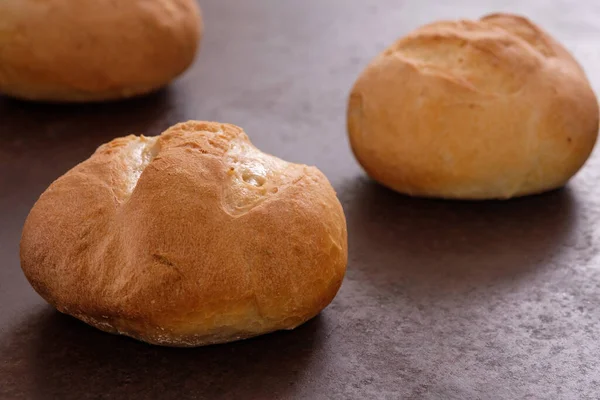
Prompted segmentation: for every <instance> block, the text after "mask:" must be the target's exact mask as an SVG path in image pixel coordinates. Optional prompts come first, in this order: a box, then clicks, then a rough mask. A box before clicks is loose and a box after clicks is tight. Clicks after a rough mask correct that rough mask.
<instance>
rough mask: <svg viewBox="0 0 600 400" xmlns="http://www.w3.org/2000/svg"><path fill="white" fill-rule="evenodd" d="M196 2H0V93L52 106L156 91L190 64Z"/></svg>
mask: <svg viewBox="0 0 600 400" xmlns="http://www.w3.org/2000/svg"><path fill="white" fill-rule="evenodd" d="M201 32H202V20H201V17H200V10H199V8H198V5H197V4H196V1H195V0H126V1H109V0H45V1H39V0H3V1H0V93H3V94H6V95H9V96H12V97H16V98H21V99H28V100H40V101H51V102H84V101H103V100H113V99H121V98H127V97H131V96H135V95H140V94H144V93H148V92H151V91H154V90H156V89H158V88H160V87H162V86H165V85H166V84H168V83H169V82H170V81H171V80H173V79H174V78H175V77H176V76H178V75H179V74H181V73H182V72H183V71H184V70H185V69H186V68H187V67H188V66H189V65H190V64H191V63H192V61H193V60H194V56H195V54H196V50H197V47H198V43H199V40H200V36H201Z"/></svg>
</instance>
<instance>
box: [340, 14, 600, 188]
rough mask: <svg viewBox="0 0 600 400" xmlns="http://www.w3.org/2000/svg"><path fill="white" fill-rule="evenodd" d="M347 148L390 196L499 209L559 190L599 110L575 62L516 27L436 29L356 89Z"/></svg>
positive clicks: (396, 52)
mask: <svg viewBox="0 0 600 400" xmlns="http://www.w3.org/2000/svg"><path fill="white" fill-rule="evenodd" d="M348 133H349V137H350V143H351V146H352V150H353V152H354V154H355V156H356V158H357V159H358V161H359V162H360V164H361V165H362V166H363V167H364V169H365V170H366V172H367V173H368V174H369V175H370V176H371V177H372V178H373V179H375V180H377V181H379V182H380V183H382V184H383V185H386V186H388V187H390V188H392V189H394V190H396V191H398V192H401V193H405V194H408V195H415V196H424V197H441V198H456V199H506V198H510V197H515V196H523V195H528V194H534V193H539V192H544V191H547V190H551V189H554V188H558V187H560V186H562V185H564V184H565V183H566V182H567V181H568V180H569V179H570V178H571V177H572V176H573V175H574V174H575V173H576V172H577V171H578V170H579V169H580V168H581V167H582V165H583V164H584V162H585V161H586V160H587V158H588V157H589V155H590V153H591V151H592V149H593V147H594V144H595V142H596V137H597V133H598V103H597V100H596V96H595V94H594V93H593V91H592V89H591V87H590V84H589V82H588V80H587V78H586V76H585V74H584V72H583V70H582V68H581V67H580V65H579V64H578V63H577V62H576V61H575V59H574V58H573V57H572V56H571V55H570V54H569V53H568V51H567V50H565V49H564V48H563V47H562V46H561V45H560V44H559V43H558V42H556V41H555V40H554V39H553V38H552V37H550V36H549V35H548V34H547V33H546V32H544V31H543V30H542V29H541V28H539V27H538V26H537V25H535V24H533V23H532V22H531V21H529V20H527V19H526V18H523V17H520V16H515V15H509V14H492V15H488V16H486V17H483V18H481V19H480V20H478V21H468V20H459V21H441V22H436V23H433V24H430V25H426V26H424V27H421V28H419V29H417V30H416V31H414V32H412V33H410V34H408V35H407V36H406V37H403V38H401V39H399V40H398V41H397V42H396V43H394V44H393V45H392V46H390V47H389V48H388V49H387V50H386V51H385V52H383V53H382V54H381V55H379V56H378V57H376V58H375V59H374V60H373V61H372V62H371V63H370V65H369V66H368V67H367V68H366V69H365V71H364V72H363V73H362V74H361V75H360V77H359V78H358V79H357V81H356V83H355V85H354V87H353V89H352V92H351V95H350V99H349V105H348Z"/></svg>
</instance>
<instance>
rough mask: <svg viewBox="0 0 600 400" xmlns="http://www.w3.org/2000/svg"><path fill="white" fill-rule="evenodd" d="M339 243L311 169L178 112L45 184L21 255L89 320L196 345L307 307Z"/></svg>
mask: <svg viewBox="0 0 600 400" xmlns="http://www.w3.org/2000/svg"><path fill="white" fill-rule="evenodd" d="M347 252H348V250H347V233H346V221H345V218H344V213H343V210H342V207H341V205H340V203H339V201H338V199H337V197H336V195H335V192H334V190H333V188H332V187H331V185H330V184H329V182H328V181H327V178H325V176H324V175H323V174H322V173H321V172H320V171H319V170H318V169H316V168H314V167H307V166H305V165H299V164H291V163H288V162H285V161H283V160H280V159H278V158H275V157H273V156H270V155H268V154H264V153H262V152H261V151H259V150H258V149H256V148H255V147H254V146H253V145H252V144H251V143H250V141H249V140H248V137H247V136H246V134H245V133H244V132H243V130H242V129H241V128H238V127H236V126H233V125H228V124H218V123H210V122H187V123H184V124H179V125H176V126H174V127H172V128H170V129H169V130H167V131H166V132H164V133H163V134H162V135H160V136H158V137H143V136H142V137H137V136H128V137H124V138H120V139H115V140H113V141H112V142H110V143H108V144H105V145H103V146H101V147H100V148H98V150H97V151H96V152H95V153H94V155H92V156H91V158H90V159H88V160H86V161H84V162H83V163H81V164H79V165H78V166H76V167H75V168H73V169H72V170H71V171H69V172H67V173H66V174H65V175H64V176H62V177H61V178H59V179H58V180H57V181H55V182H54V183H53V184H52V185H51V186H50V187H49V188H48V189H47V190H46V191H45V192H44V193H43V194H42V196H41V197H40V199H39V200H38V201H37V203H36V204H35V206H34V207H33V209H32V210H31V213H30V214H29V216H28V218H27V220H26V222H25V226H24V228H23V236H22V239H21V266H22V268H23V271H24V273H25V275H26V276H27V278H28V279H29V281H30V282H31V284H32V286H33V287H34V288H35V290H36V291H37V292H38V293H39V294H40V295H41V296H42V297H43V298H44V299H46V300H47V301H48V302H49V303H51V304H52V305H54V306H55V307H56V308H57V309H58V310H59V311H61V312H64V313H67V314H70V315H73V316H74V317H76V318H79V319H81V320H83V321H85V322H87V323H88V324H90V325H93V326H95V327H97V328H99V329H101V330H104V331H107V332H113V333H120V334H124V335H128V336H131V337H134V338H137V339H139V340H143V341H146V342H149V343H155V344H160V345H169V346H199V345H206V344H211V343H221V342H228V341H232V340H237V339H243V338H248V337H251V336H256V335H260V334H263V333H267V332H271V331H275V330H279V329H292V328H295V327H297V326H298V325H300V324H302V323H304V322H306V321H307V320H309V319H310V318H312V317H314V316H315V315H316V314H318V313H319V312H320V311H321V310H322V309H323V308H324V307H326V306H327V305H328V304H329V303H330V302H331V300H332V299H333V298H334V296H335V294H336V292H337V291H338V288H339V287H340V284H341V282H342V278H343V276H344V273H345V269H346V261H347Z"/></svg>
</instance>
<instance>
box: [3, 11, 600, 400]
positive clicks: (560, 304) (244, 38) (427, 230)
mask: <svg viewBox="0 0 600 400" xmlns="http://www.w3.org/2000/svg"><path fill="white" fill-rule="evenodd" d="M201 5H202V7H203V10H204V17H205V22H206V36H205V39H204V41H203V46H202V49H201V52H200V56H199V58H198V61H197V62H196V64H195V65H194V67H193V68H192V69H191V70H190V71H188V72H187V73H186V75H185V76H184V77H183V78H182V79H180V80H178V81H177V82H176V83H175V84H173V85H172V86H171V87H170V88H169V89H168V90H165V91H162V92H160V93H157V94H155V95H152V96H149V97H146V98H142V99H138V100H134V101H129V102H122V103H116V104H109V105H100V106H62V107H61V106H43V105H32V104H24V103H21V102H14V101H9V100H6V99H2V98H0V398H2V399H20V398H23V399H78V400H79V399H116V398H128V399H132V398H136V399H183V398H198V399H202V398H207V399H217V398H230V399H266V398H296V399H349V398H351V399H370V398H382V399H397V398H409V399H410V398H413V399H521V398H531V399H585V398H589V399H596V398H600V391H599V389H598V384H599V382H600V372H599V371H600V365H599V361H598V360H599V359H600V346H598V343H597V338H598V337H600V321H599V319H600V311H599V308H598V305H599V304H600V268H599V267H600V264H599V261H600V260H599V258H598V256H597V249H598V247H599V246H600V237H599V236H600V229H599V228H598V224H597V222H596V221H597V220H598V219H599V218H600V196H599V195H600V193H599V192H600V188H599V187H598V185H597V182H598V179H599V174H600V165H599V160H598V156H597V152H596V153H595V154H596V156H594V157H593V159H592V160H591V161H590V162H589V163H588V165H587V166H586V167H585V169H584V170H583V171H582V172H581V173H580V174H579V175H577V177H576V178H575V179H573V181H572V182H571V183H570V184H569V185H568V187H567V188H566V189H564V190H560V191H557V192H553V193H549V194H547V195H542V196H536V197H532V198H526V199H520V200H514V201H508V202H488V203H459V202H441V201H425V200H416V199H409V198H406V197H403V196H400V195H397V194H394V193H392V192H390V191H387V190H385V189H383V188H381V187H379V186H377V185H376V184H374V183H372V182H370V181H369V180H368V179H366V178H365V176H364V174H363V173H362V171H361V170H360V168H359V167H358V165H357V164H356V162H355V161H354V159H353V157H352V155H351V153H350V150H349V148H348V144H347V140H346V133H345V107H346V96H347V93H348V91H349V89H350V86H351V85H352V83H353V81H354V79H355V78H356V76H357V75H358V73H359V72H360V71H361V69H362V68H363V67H364V66H365V65H366V63H367V62H368V61H369V60H370V59H371V58H372V57H373V56H375V55H376V54H377V53H378V52H380V51H381V50H383V48H384V47H386V46H387V45H388V44H390V43H391V42H392V41H393V40H394V39H395V38H397V37H398V36H400V35H402V34H405V33H407V32H408V31H409V30H411V29H413V28H415V27H417V26H418V25H420V24H423V23H426V22H431V21H433V20H436V19H440V18H454V17H473V18H474V17H478V16H480V15H482V14H485V13H488V12H494V11H512V12H517V13H523V14H525V15H527V16H529V17H530V18H532V19H533V20H534V21H535V22H537V23H539V24H540V25H541V26H543V27H544V28H546V30H548V31H549V32H550V33H551V34H553V35H554V36H555V37H557V38H558V39H559V40H560V41H562V42H563V43H564V44H565V45H566V46H567V47H568V48H569V49H571V50H572V51H573V53H574V54H575V56H576V57H577V58H578V59H579V60H580V61H581V63H582V64H583V66H584V68H585V69H586V71H587V72H588V74H589V77H590V80H591V81H592V83H593V85H594V87H595V89H596V90H598V89H599V88H600V73H599V72H598V69H599V68H600V51H599V48H600V45H599V43H600V2H596V1H592V0H588V1H567V0H562V1H561V0H554V1H547V0H528V1H523V0H521V1H502V0H495V1H493V0H487V1H478V0H463V1H453V2H442V1H423V0H420V1H417V0H411V1H398V0H396V1H391V0H378V1H375V0H372V1H358V0H352V1H350V0H321V1H317V0H314V1H276V0H248V1H237V2H234V1H222V0H205V1H202V2H201ZM0 18H1V16H0ZM187 119H209V120H218V121H223V122H232V123H235V124H238V125H241V126H242V127H244V128H245V129H246V131H247V132H248V134H249V135H250V137H251V138H252V140H253V142H254V143H255V144H256V145H257V146H258V147H259V148H261V149H263V150H264V151H267V152H270V153H273V154H275V155H277V156H279V157H282V158H285V159H289V160H291V161H295V162H302V163H306V164H312V165H316V166H318V167H319V168H320V169H321V170H322V171H323V172H324V173H325V174H326V175H327V176H328V177H329V178H330V180H331V182H332V184H333V185H334V187H335V188H336V190H337V192H338V194H339V197H340V199H341V201H342V204H343V206H344V209H345V212H346V215H347V218H348V230H349V236H350V237H349V242H350V260H349V265H348V273H347V277H346V280H345V282H344V285H343V287H342V289H341V291H340V293H339V295H338V297H337V298H336V299H335V300H334V302H333V303H332V304H331V306H330V307H328V308H327V309H326V310H325V311H324V312H323V313H322V314H321V315H320V316H319V317H317V318H316V319H314V320H313V321H311V322H309V323H307V324H306V325H304V326H302V327H300V328H298V329H297V330H295V331H292V332H284V333H276V334H272V335H267V336H264V337H260V338H257V339H252V340H248V341H245V342H240V343H234V344H227V345H220V346H214V347H207V348H198V349H168V348H158V347H151V346H148V345H144V344H141V343H138V342H135V341H133V340H130V339H127V338H123V337H117V336H111V335H108V334H104V333H101V332H98V331H96V330H94V329H92V328H89V327H87V326H86V325H84V324H82V323H80V322H78V321H76V320H73V319H71V318H69V317H66V316H63V315H60V314H58V313H57V312H55V311H54V310H53V309H52V308H50V307H49V306H47V305H46V304H45V303H44V302H43V301H42V300H41V299H40V298H39V297H38V296H37V295H36V294H35V293H34V292H33V290H32V289H31V288H30V287H29V285H28V283H27V282H26V280H25V278H24V277H23V275H22V273H21V271H20V268H19V259H18V242H19V238H20V230H21V226H22V224H23V221H24V219H25V217H26V215H27V213H28V211H29V209H30V208H31V206H32V204H33V202H34V201H35V200H36V198H37V196H39V194H40V193H41V192H42V191H43V190H44V189H45V188H46V187H47V186H48V185H49V184H50V182H51V181H52V180H53V179H55V178H56V177H58V176H59V175H61V174H62V173H64V172H65V171H66V170H68V169H69V168H70V167H72V166H73V165H75V164H76V163H77V162H79V161H81V160H83V159H85V158H86V157H88V156H89V155H90V154H91V152H93V150H94V149H95V148H96V147H97V146H98V145H100V144H101V143H103V142H105V141H107V140H108V139H110V138H113V137H115V136H122V135H125V134H129V133H146V134H158V133H160V132H161V131H162V130H163V129H165V128H166V127H168V126H170V125H172V124H174V123H176V122H179V121H183V120H187Z"/></svg>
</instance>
